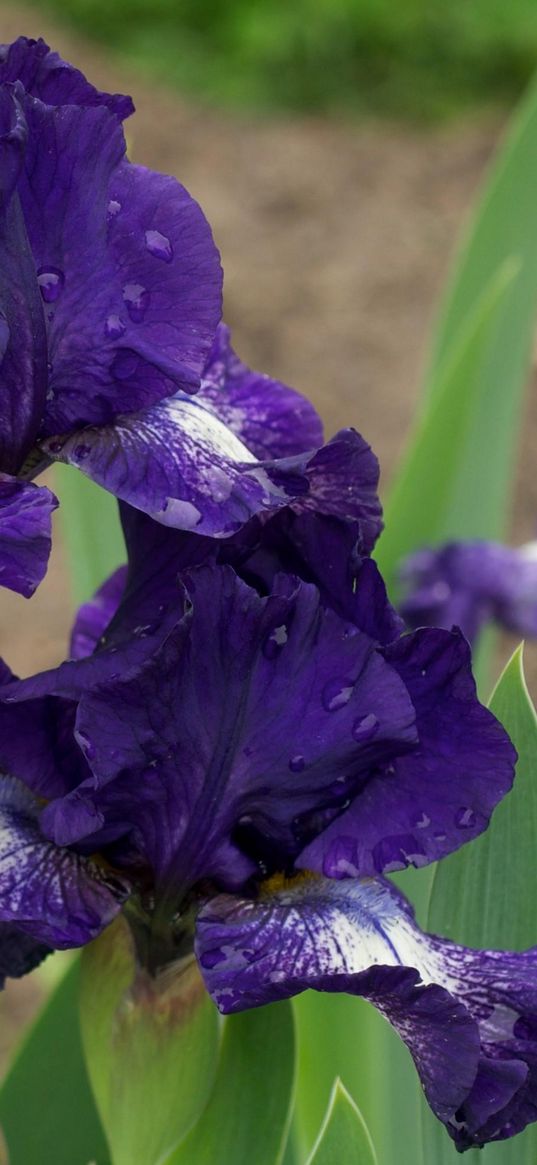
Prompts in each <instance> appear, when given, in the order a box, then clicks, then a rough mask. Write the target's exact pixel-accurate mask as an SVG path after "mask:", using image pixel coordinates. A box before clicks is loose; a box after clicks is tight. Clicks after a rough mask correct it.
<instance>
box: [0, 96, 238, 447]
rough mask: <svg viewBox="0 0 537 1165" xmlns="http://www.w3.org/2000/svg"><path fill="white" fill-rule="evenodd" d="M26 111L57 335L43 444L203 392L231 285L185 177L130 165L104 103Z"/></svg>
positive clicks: (47, 300) (42, 265)
mask: <svg viewBox="0 0 537 1165" xmlns="http://www.w3.org/2000/svg"><path fill="white" fill-rule="evenodd" d="M21 104H22V107H23V110H24V114H25V117H26V120H27V123H28V131H29V132H28V143H27V147H26V152H25V165H24V169H23V171H22V173H21V176H20V179H19V182H18V185H17V190H18V194H19V197H20V200H21V205H22V210H23V215H24V221H25V225H26V231H27V234H28V239H29V242H30V246H31V250H32V254H33V257H34V261H35V266H36V268H37V281H38V284H39V288H40V292H41V296H42V299H43V302H44V305H45V316H46V323H47V330H48V348H49V380H48V395H47V404H46V413H45V418H44V421H43V425H42V429H41V433H42V435H43V436H44V437H47V436H50V435H52V434H62V433H65V432H68V431H69V430H71V429H74V428H76V427H77V426H79V425H83V424H92V423H98V424H103V423H106V422H109V421H110V420H111V419H112V418H113V417H114V416H115V415H116V414H117V413H125V412H130V411H131V410H132V411H134V410H135V409H139V408H141V407H144V406H146V405H148V404H150V403H152V402H153V401H156V400H158V399H160V398H161V397H162V396H165V395H167V394H170V393H172V392H174V391H176V390H177V387H181V388H187V389H195V388H197V387H198V386H199V376H200V373H201V371H202V369H203V366H204V363H205V359H206V356H207V352H208V350H209V347H210V344H211V341H212V338H213V335H214V329H215V327H216V324H217V322H218V320H219V317H220V310H221V280H222V276H221V269H220V262H219V256H218V252H217V250H216V247H215V245H214V243H213V240H212V236H211V232H210V229H209V226H208V224H207V222H206V219H205V218H204V216H203V214H202V212H201V210H200V208H199V207H198V205H197V204H196V203H195V202H194V201H193V199H191V198H190V196H189V195H188V194H187V192H186V191H185V190H184V188H183V187H182V186H181V185H180V184H179V183H178V182H176V181H175V179H173V178H167V177H165V176H163V175H159V174H154V173H152V172H151V171H148V170H144V169H143V167H139V166H134V165H131V164H130V163H128V162H126V161H124V152H125V141H124V137H123V133H122V130H121V126H120V124H119V122H118V120H117V118H116V117H114V116H113V115H112V114H111V113H109V111H108V110H107V109H106V108H104V107H103V106H97V107H83V106H74V105H64V106H59V107H56V108H54V107H51V106H49V105H44V104H43V103H42V102H41V101H38V100H37V99H36V98H32V97H30V96H28V95H27V94H23V95H22V96H21ZM161 238H162V239H164V238H165V239H166V240H167V243H168V250H167V251H166V254H165V255H164V253H163V252H162V250H161V249H160V250H159V246H158V245H157V244H158V240H159V239H161ZM51 452H52V453H54V449H52V450H51Z"/></svg>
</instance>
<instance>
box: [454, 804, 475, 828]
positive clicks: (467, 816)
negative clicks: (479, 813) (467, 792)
mask: <svg viewBox="0 0 537 1165" xmlns="http://www.w3.org/2000/svg"><path fill="white" fill-rule="evenodd" d="M475 823H476V815H475V813H474V811H473V809H469V808H464V807H463V808H462V809H458V810H457V812H456V814H455V825H457V826H458V828H459V829H471V828H472V826H474V825H475Z"/></svg>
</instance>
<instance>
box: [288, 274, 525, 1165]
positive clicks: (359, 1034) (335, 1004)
mask: <svg viewBox="0 0 537 1165" xmlns="http://www.w3.org/2000/svg"><path fill="white" fill-rule="evenodd" d="M512 278H513V271H512V269H511V267H510V265H509V266H508V268H507V269H504V270H502V271H501V272H500V273H499V275H498V277H497V278H496V279H495V280H494V282H493V284H492V286H491V287H489V288H487V291H486V293H485V295H484V296H483V297H482V300H481V302H480V303H479V305H478V308H477V309H476V311H475V312H474V315H473V317H472V319H471V320H470V321H468V325H467V329H466V334H465V336H464V337H463V338H462V339H461V342H460V345H459V348H458V350H457V352H456V353H455V355H454V358H453V361H452V364H451V366H450V368H449V369H447V370H446V374H445V380H444V387H443V390H442V393H441V394H440V395H439V397H438V401H437V402H436V404H435V405H434V406H433V407H432V409H431V410H430V411H429V413H427V415H426V416H425V417H424V419H423V421H422V422H421V427H420V430H419V435H418V439H417V441H416V444H415V451H414V457H413V460H412V461H411V462H410V463H409V465H408V467H407V473H406V474H405V475H404V476H403V478H402V479H401V481H400V483H399V486H398V488H397V489H396V497H395V503H394V507H395V508H394V512H393V514H392V515H391V517H388V519H387V527H386V533H385V535H384V540H385V539H386V537H387V536H388V534H389V532H390V530H391V529H392V526H390V522H392V521H395V530H394V532H393V533H392V535H391V542H390V547H391V552H392V553H393V552H394V547H397V545H402V544H403V542H404V538H405V536H406V534H405V530H404V528H401V529H398V528H397V521H398V520H399V521H400V522H402V521H403V514H405V513H406V512H407V511H408V513H409V514H413V516H414V528H415V531H416V530H418V529H420V530H421V531H422V536H423V537H424V538H427V537H428V533H427V531H432V530H434V529H435V523H438V522H439V521H441V515H442V513H443V509H445V508H446V507H447V506H448V505H449V497H450V489H451V485H452V482H453V480H454V479H455V476H456V474H457V470H458V463H459V450H460V448H461V447H462V445H463V441H464V438H465V436H466V433H467V431H468V426H469V422H470V416H471V411H472V405H473V397H472V391H471V386H472V384H474V383H475V370H476V368H477V367H478V366H479V363H480V360H481V358H482V354H483V350H484V349H485V348H486V347H487V345H488V343H489V341H490V335H491V333H493V332H494V330H495V328H496V326H497V319H498V313H499V312H500V310H501V306H502V303H503V301H504V298H505V296H506V294H507V293H508V289H509V287H510V285H511V281H512ZM469 386H470V387H469ZM398 514H399V519H398V517H397V515H398ZM385 544H386V543H385V541H384V545H385ZM395 553H397V551H395ZM413 875H414V871H411V872H410V877H409V875H406V876H405V878H404V879H402V881H401V884H402V887H403V889H405V890H406V892H410V893H411V894H412V897H413V898H414V900H415V902H416V905H417V906H418V907H419V908H421V909H420V914H421V916H422V918H423V915H424V910H425V907H426V904H427V902H428V896H429V890H430V875H429V873H428V871H426V870H425V871H424V870H422V871H418V872H417V873H416V874H415V876H413ZM295 1006H296V1009H297V1016H298V1030H299V1033H300V1054H299V1081H298V1088H297V1112H296V1122H297V1125H298V1134H297V1135H298V1136H299V1138H300V1141H301V1143H302V1144H303V1145H304V1146H305V1147H307V1148H309V1147H310V1146H311V1142H312V1138H313V1136H314V1135H315V1124H314V1122H315V1119H316V1115H317V1113H318V1112H319V1109H320V1107H321V1105H322V1107H323V1108H324V1107H326V1104H327V1101H328V1095H329V1092H330V1088H331V1087H332V1082H333V1080H334V1079H335V1077H336V1076H340V1077H341V1079H342V1080H343V1083H344V1084H345V1086H346V1087H347V1088H348V1089H349V1091H350V1092H351V1095H352V1096H353V1097H354V1098H355V1100H356V1101H357V1103H358V1104H359V1105H360V1109H361V1110H362V1111H363V1113H364V1115H365V1118H366V1120H367V1123H368V1125H369V1127H370V1128H371V1130H372V1135H373V1138H374V1140H375V1144H376V1145H377V1148H378V1151H379V1154H380V1157H381V1160H382V1161H383V1165H416V1161H417V1160H419V1156H417V1155H418V1154H419V1144H418V1145H416V1131H415V1130H416V1128H417V1122H418V1114H419V1102H420V1097H419V1091H418V1085H417V1082H416V1080H415V1079H414V1070H413V1069H412V1068H411V1066H410V1065H409V1063H408V1060H409V1057H408V1054H407V1052H406V1049H405V1048H403V1047H402V1046H401V1045H400V1044H399V1042H398V1041H397V1037H396V1036H395V1035H394V1034H393V1033H392V1032H391V1031H390V1030H389V1029H388V1028H387V1026H386V1024H385V1023H384V1021H383V1020H381V1019H380V1017H379V1016H378V1015H376V1014H375V1013H374V1011H373V1009H372V1008H371V1007H369V1006H368V1005H364V1004H363V1003H361V1002H359V1001H358V1000H356V999H344V998H340V999H335V998H333V997H330V996H328V997H323V996H319V995H317V996H312V995H306V996H305V997H303V998H301V999H299V1000H297V1002H296V1004H295ZM303 1049H308V1051H307V1052H306V1053H305V1052H304V1050H303ZM315 1049H316V1052H317V1054H315ZM386 1106H387V1108H388V1111H389V1112H390V1114H391V1115H390V1120H389V1121H387V1120H386V1116H385V1113H386ZM395 1130H397V1132H396V1131H395Z"/></svg>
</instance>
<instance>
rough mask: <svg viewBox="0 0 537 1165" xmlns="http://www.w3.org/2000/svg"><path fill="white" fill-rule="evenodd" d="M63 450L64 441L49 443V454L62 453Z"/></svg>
mask: <svg viewBox="0 0 537 1165" xmlns="http://www.w3.org/2000/svg"><path fill="white" fill-rule="evenodd" d="M62 449H63V441H49V443H48V452H49V453H61V451H62Z"/></svg>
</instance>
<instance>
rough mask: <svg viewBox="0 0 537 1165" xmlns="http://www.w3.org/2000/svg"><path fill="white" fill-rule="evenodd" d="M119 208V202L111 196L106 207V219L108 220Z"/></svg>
mask: <svg viewBox="0 0 537 1165" xmlns="http://www.w3.org/2000/svg"><path fill="white" fill-rule="evenodd" d="M120 210H121V203H120V202H118V201H117V199H116V198H111V199H110V202H109V203H108V207H107V214H108V221H109V222H110V221H111V220H112V219H113V218H115V217H116V215H118V214H119V212H120Z"/></svg>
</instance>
